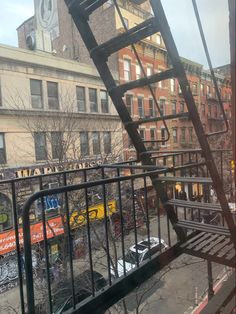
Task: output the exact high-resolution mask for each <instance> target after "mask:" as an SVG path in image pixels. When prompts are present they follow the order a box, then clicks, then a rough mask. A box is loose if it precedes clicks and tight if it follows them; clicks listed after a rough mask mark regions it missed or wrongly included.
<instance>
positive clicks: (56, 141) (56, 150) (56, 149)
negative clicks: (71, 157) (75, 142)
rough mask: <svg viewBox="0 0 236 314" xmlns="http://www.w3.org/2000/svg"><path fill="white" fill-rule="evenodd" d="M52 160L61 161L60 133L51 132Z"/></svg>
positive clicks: (61, 143)
mask: <svg viewBox="0 0 236 314" xmlns="http://www.w3.org/2000/svg"><path fill="white" fill-rule="evenodd" d="M51 146H52V158H53V159H59V160H62V159H63V137H62V133H61V132H51Z"/></svg>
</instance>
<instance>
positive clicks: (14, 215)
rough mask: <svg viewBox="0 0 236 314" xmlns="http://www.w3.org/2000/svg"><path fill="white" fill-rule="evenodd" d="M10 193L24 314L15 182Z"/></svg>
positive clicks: (22, 304) (22, 302)
mask: <svg viewBox="0 0 236 314" xmlns="http://www.w3.org/2000/svg"><path fill="white" fill-rule="evenodd" d="M11 192H12V210H13V217H14V226H15V237H16V254H17V265H18V274H19V287H20V304H21V312H22V314H24V313H25V304H24V291H23V276H22V275H23V274H22V269H23V265H22V259H21V254H22V252H21V250H20V241H19V229H18V215H17V208H16V186H15V182H14V181H13V180H12V181H11Z"/></svg>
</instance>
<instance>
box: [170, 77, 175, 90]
mask: <svg viewBox="0 0 236 314" xmlns="http://www.w3.org/2000/svg"><path fill="white" fill-rule="evenodd" d="M170 91H171V93H175V79H170Z"/></svg>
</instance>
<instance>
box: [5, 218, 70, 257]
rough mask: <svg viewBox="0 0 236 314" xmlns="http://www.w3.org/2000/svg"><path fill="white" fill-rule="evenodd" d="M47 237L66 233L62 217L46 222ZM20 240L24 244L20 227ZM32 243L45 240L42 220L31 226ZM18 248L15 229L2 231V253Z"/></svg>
mask: <svg viewBox="0 0 236 314" xmlns="http://www.w3.org/2000/svg"><path fill="white" fill-rule="evenodd" d="M46 231H47V238H48V239H50V238H53V237H54V236H58V235H60V234H63V233H64V228H63V224H62V220H61V217H56V218H52V219H49V220H47V222H46ZM18 232H19V242H20V244H23V229H22V228H19V231H18ZM30 232H31V244H34V243H37V242H40V241H43V239H44V236H43V224H42V222H40V223H36V224H33V225H31V226H30ZM15 249H16V237H15V230H10V231H8V232H4V233H0V255H4V254H6V253H8V252H11V251H13V250H15Z"/></svg>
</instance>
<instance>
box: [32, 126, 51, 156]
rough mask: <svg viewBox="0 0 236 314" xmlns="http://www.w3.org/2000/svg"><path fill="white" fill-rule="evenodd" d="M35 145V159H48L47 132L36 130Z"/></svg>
mask: <svg viewBox="0 0 236 314" xmlns="http://www.w3.org/2000/svg"><path fill="white" fill-rule="evenodd" d="M34 145H35V159H36V160H37V161H39V160H46V159H47V156H48V155H47V143H46V133H44V132H36V133H34Z"/></svg>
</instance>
